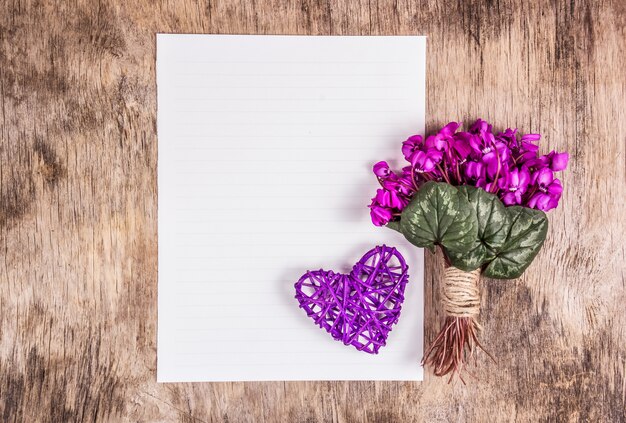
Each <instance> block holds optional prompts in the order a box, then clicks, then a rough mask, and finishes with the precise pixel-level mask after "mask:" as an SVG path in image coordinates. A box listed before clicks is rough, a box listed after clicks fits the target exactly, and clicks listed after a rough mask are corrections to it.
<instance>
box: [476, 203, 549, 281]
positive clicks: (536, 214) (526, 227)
mask: <svg viewBox="0 0 626 423" xmlns="http://www.w3.org/2000/svg"><path fill="white" fill-rule="evenodd" d="M507 213H508V214H509V218H510V220H511V227H510V229H509V231H508V233H507V237H506V240H505V241H504V245H502V247H501V248H499V249H498V251H496V256H495V258H494V259H493V261H491V263H489V264H488V265H487V267H486V268H485V271H484V275H485V276H487V277H488V278H496V279H514V278H517V277H519V276H520V275H521V274H522V273H524V270H526V268H527V267H528V266H529V265H530V263H532V261H533V259H534V258H535V256H536V255H537V253H538V252H539V250H540V249H541V246H542V245H543V241H545V239H546V234H547V232H548V218H547V217H546V214H545V213H544V212H542V211H540V210H534V209H529V208H527V207H521V206H514V207H508V208H507Z"/></svg>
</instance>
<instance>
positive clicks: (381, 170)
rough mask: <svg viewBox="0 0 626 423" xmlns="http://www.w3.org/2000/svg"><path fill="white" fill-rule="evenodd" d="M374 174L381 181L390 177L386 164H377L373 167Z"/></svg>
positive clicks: (383, 162) (389, 170)
mask: <svg viewBox="0 0 626 423" xmlns="http://www.w3.org/2000/svg"><path fill="white" fill-rule="evenodd" d="M374 174H375V175H376V176H378V177H379V178H381V179H385V178H387V177H389V176H390V175H391V169H389V165H388V164H387V162H385V161H382V162H378V163H376V164H375V165H374Z"/></svg>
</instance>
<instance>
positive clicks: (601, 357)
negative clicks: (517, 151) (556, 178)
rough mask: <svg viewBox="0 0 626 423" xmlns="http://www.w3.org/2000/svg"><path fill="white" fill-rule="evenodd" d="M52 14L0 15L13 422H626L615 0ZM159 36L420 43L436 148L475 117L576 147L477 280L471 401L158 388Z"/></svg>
mask: <svg viewBox="0 0 626 423" xmlns="http://www.w3.org/2000/svg"><path fill="white" fill-rule="evenodd" d="M55 3H56V2H45V1H36V0H35V1H32V0H0V4H1V8H0V94H1V98H2V105H1V109H0V114H1V116H2V118H1V120H0V139H1V144H0V248H1V252H0V416H2V418H3V420H4V421H11V422H12V421H15V422H22V421H24V422H47V421H50V422H64V421H172V420H174V421H176V420H178V421H185V422H220V421H224V422H226V421H230V422H243V421H251V422H258V421H284V422H331V421H332V422H353V421H354V422H364V421H374V422H376V421H378V422H392V421H397V422H405V421H429V422H436V421H441V422H447V421H486V420H488V421H590V422H616V421H624V419H625V417H624V413H625V412H626V411H625V407H626V329H625V328H626V310H625V304H626V282H625V277H624V274H625V270H626V266H625V262H626V257H625V245H624V244H625V242H624V236H625V235H626V212H625V211H624V210H625V209H624V207H625V205H626V204H625V201H624V199H625V197H626V188H625V185H624V183H625V182H626V180H625V179H626V178H625V171H626V164H625V144H626V135H625V134H626V113H625V109H626V59H625V57H626V56H625V54H624V50H625V49H626V31H625V27H626V3H625V2H624V1H622V0H614V1H597V2H582V1H577V0H571V1H569V0H568V1H557V0H554V1H551V2H527V1H523V0H518V1H512V2H508V1H504V0H502V1H498V0H492V1H488V2H485V3H481V2H479V1H461V0H457V1H441V2H439V1H434V0H431V1H426V2H423V4H419V3H418V2H416V1H406V0H395V1H389V2H387V1H382V0H339V1H334V0H326V1H323V2H317V1H315V0H301V1H299V2H287V1H278V0H275V1H264V0H254V1H246V0H240V1H218V0H214V1H208V2H195V1H191V0H180V1H179V0H170V1H163V2H158V3H153V2H152V1H149V0H141V1H133V0H123V1H122V0H116V1H110V2H108V1H99V2H94V1H88V0H83V1H78V2H76V1H67V2H59V4H55ZM157 32H193V33H246V34H247V33H251V34H252V33H254V34H257V33H258V34H336V35H340V34H367V35H369V34H424V35H428V36H429V40H428V73H427V79H428V99H427V106H428V114H427V116H428V119H427V122H428V128H429V129H434V128H436V127H437V126H438V125H441V124H443V123H445V122H447V120H449V119H461V120H464V121H469V120H472V119H474V118H476V117H483V118H485V119H488V120H490V121H493V122H495V123H496V126H501V127H503V126H505V125H507V126H508V125H511V126H517V127H519V128H521V129H522V130H524V131H533V132H541V133H543V134H544V135H545V140H544V141H543V143H542V149H543V151H548V149H558V150H568V151H569V152H570V154H571V162H570V169H569V170H568V171H567V172H566V173H564V175H563V182H564V186H565V191H564V195H563V196H564V200H563V201H562V203H561V206H560V208H559V209H557V210H555V211H553V212H551V213H550V224H551V227H550V232H549V237H548V241H547V242H546V244H545V246H544V248H543V250H542V252H541V253H540V254H539V256H538V258H537V260H535V262H534V264H533V265H532V266H531V267H530V268H529V269H528V271H527V272H526V274H525V275H524V277H522V278H521V279H519V280H515V281H504V282H503V281H492V280H487V281H485V282H484V286H483V290H482V292H483V313H482V321H483V323H484V325H485V332H484V336H483V339H484V343H485V344H486V346H487V347H488V349H489V350H490V351H491V352H493V353H494V354H495V355H497V357H498V359H499V364H498V365H495V364H493V363H491V362H489V361H488V360H487V359H486V358H485V356H484V355H482V356H481V357H480V358H479V361H478V365H479V368H480V369H481V371H480V379H479V380H474V381H471V382H470V384H469V385H468V386H463V385H461V384H460V383H453V384H450V385H448V384H446V383H445V381H443V380H440V379H437V378H434V377H430V376H427V377H426V381H425V382H423V383H391V382H357V383H352V382H306V383H300V382H289V383H280V382H277V383H216V384H210V383H204V384H160V385H159V384H156V382H155V369H156V317H157V301H156V298H157V283H156V279H157V188H156V162H157V139H156V121H155V120H156V102H155V99H156V87H155V33H157ZM440 259H441V257H433V256H428V257H427V270H426V276H427V283H426V321H427V330H426V337H427V339H431V337H432V336H433V335H434V332H435V331H436V330H437V329H438V327H439V324H440V321H439V319H440V317H441V316H440V315H439V314H438V312H437V307H436V304H437V300H438V296H437V289H436V286H437V278H438V275H439V272H440V271H441V266H442V265H441V260H440ZM416 365H417V363H416Z"/></svg>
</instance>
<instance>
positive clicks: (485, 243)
mask: <svg viewBox="0 0 626 423" xmlns="http://www.w3.org/2000/svg"><path fill="white" fill-rule="evenodd" d="M458 190H459V192H460V193H461V194H462V195H463V196H465V198H467V200H468V201H469V203H470V204H471V206H472V208H473V209H474V212H475V213H476V217H477V219H478V237H477V238H476V240H475V241H474V244H473V245H472V247H471V248H470V249H469V251H464V252H460V253H459V252H454V251H448V250H446V255H447V256H448V258H449V259H450V262H451V263H452V265H454V267H456V268H458V269H461V270H465V271H467V272H469V271H471V270H474V269H478V268H479V267H481V266H482V265H483V264H485V263H488V262H490V261H492V260H493V259H494V258H495V257H496V253H495V252H496V251H498V250H499V249H500V248H502V246H503V245H504V242H505V241H506V237H507V234H508V231H509V228H510V226H511V220H510V218H509V214H508V213H507V210H506V208H505V207H504V204H502V201H500V199H499V198H498V197H496V196H495V195H494V194H491V193H488V192H487V191H485V190H484V189H482V188H476V187H472V186H467V185H465V186H461V187H459V188H458Z"/></svg>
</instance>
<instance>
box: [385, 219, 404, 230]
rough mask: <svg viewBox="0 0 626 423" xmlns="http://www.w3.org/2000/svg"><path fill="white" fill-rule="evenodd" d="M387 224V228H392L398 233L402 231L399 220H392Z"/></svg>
mask: <svg viewBox="0 0 626 423" xmlns="http://www.w3.org/2000/svg"><path fill="white" fill-rule="evenodd" d="M385 226H387V227H388V228H389V229H393V230H394V231H398V232H400V233H402V229H401V228H400V221H399V220H392V221H390V222H389V223H387V225H385Z"/></svg>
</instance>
